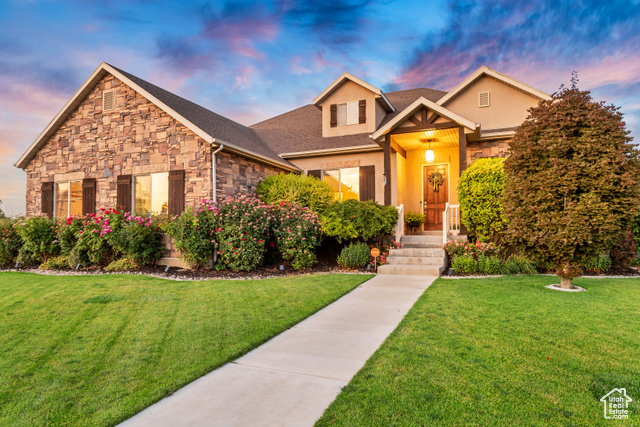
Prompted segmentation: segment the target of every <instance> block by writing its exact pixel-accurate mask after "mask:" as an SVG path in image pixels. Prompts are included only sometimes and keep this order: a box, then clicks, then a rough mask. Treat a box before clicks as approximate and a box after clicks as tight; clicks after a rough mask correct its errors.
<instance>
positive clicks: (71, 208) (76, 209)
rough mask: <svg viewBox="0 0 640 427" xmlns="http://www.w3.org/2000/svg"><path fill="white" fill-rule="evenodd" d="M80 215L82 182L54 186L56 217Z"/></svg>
mask: <svg viewBox="0 0 640 427" xmlns="http://www.w3.org/2000/svg"><path fill="white" fill-rule="evenodd" d="M72 215H78V216H79V215H82V181H66V182H58V183H57V184H56V217H57V218H67V217H70V216H72Z"/></svg>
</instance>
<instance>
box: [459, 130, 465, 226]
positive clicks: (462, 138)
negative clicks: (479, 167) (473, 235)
mask: <svg viewBox="0 0 640 427" xmlns="http://www.w3.org/2000/svg"><path fill="white" fill-rule="evenodd" d="M458 136H459V137H458V162H459V166H460V175H462V172H464V171H465V169H467V135H466V134H465V133H464V127H462V126H460V127H459V128H458ZM463 214H464V213H463V212H462V209H460V234H462V235H466V234H467V227H466V226H465V225H464V224H463V223H462V215H463Z"/></svg>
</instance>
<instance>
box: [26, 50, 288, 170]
mask: <svg viewBox="0 0 640 427" xmlns="http://www.w3.org/2000/svg"><path fill="white" fill-rule="evenodd" d="M106 73H109V74H111V75H113V76H114V77H116V78H118V80H120V81H122V82H123V83H124V84H126V85H127V86H129V87H130V88H132V89H133V90H135V91H136V92H138V93H139V94H140V95H142V96H143V97H145V98H146V99H147V100H149V101H150V102H151V103H153V104H154V105H156V106H157V107H158V108H160V109H161V110H163V111H164V112H166V113H167V114H169V115H170V116H171V117H173V118H174V119H175V120H176V121H178V122H180V123H181V124H182V125H184V126H185V127H186V128H187V129H189V130H190V131H192V132H193V133H195V134H196V135H198V136H199V137H200V138H202V139H203V140H204V141H205V142H208V143H209V144H211V143H215V141H216V138H215V137H213V136H211V135H209V134H208V133H206V132H205V131H203V130H202V129H200V128H199V127H197V126H196V125H194V124H193V123H191V122H190V121H189V120H187V119H186V118H184V117H183V116H182V115H180V114H178V113H177V112H176V111H174V110H173V109H171V108H169V107H168V106H167V105H166V104H164V103H163V102H160V100H158V99H157V98H156V97H154V96H152V95H151V94H150V93H149V92H147V91H146V90H144V89H143V88H142V87H140V86H139V85H137V84H136V83H134V82H133V81H132V80H130V79H129V78H127V77H126V76H124V75H123V74H122V73H120V72H119V71H117V70H116V69H114V68H113V67H112V66H110V65H109V64H107V63H106V62H102V63H100V65H99V66H98V68H96V69H95V71H94V72H93V73H92V74H91V76H89V78H88V79H87V80H85V82H84V83H83V84H82V86H81V87H80V89H78V90H77V91H76V93H75V94H74V95H73V97H71V99H70V100H69V101H67V103H66V104H65V105H64V107H62V110H60V111H59V112H58V114H56V116H55V117H54V118H53V120H52V121H51V122H50V123H49V125H48V126H47V127H46V128H45V130H43V131H42V133H40V135H39V136H38V138H36V140H35V141H34V142H33V143H32V144H31V145H30V146H29V148H28V149H27V151H25V152H24V154H22V156H21V157H20V159H18V161H17V162H16V163H14V166H15V167H18V168H21V169H24V168H25V167H26V166H27V164H28V161H29V160H30V157H31V155H32V154H35V152H36V151H37V150H38V149H39V148H40V145H41V144H44V143H45V142H46V140H47V139H48V138H49V137H51V135H53V133H55V131H56V130H57V129H58V127H59V126H60V125H61V124H62V123H63V122H64V120H66V119H67V117H69V115H70V114H71V112H72V111H73V109H74V108H75V107H76V106H77V105H79V104H80V103H81V102H82V101H83V100H84V98H85V97H86V96H87V95H88V94H89V92H90V91H91V90H92V89H93V87H94V86H95V85H96V84H97V83H98V82H99V81H100V79H102V77H103V76H104V75H105V74H106ZM224 145H225V146H228V147H229V148H231V149H232V150H234V151H236V152H238V153H241V154H244V155H247V156H248V157H253V158H254V159H257V160H261V161H263V162H265V163H270V164H272V165H277V166H279V167H281V168H284V169H287V170H291V171H296V172H299V171H300V169H298V168H296V167H292V166H291V165H288V164H286V163H280V162H278V161H277V160H274V159H270V158H268V157H266V156H263V155H261V154H258V153H254V152H253V151H250V150H247V149H244V148H240V147H238V146H236V145H233V144H230V143H228V142H225V143H224Z"/></svg>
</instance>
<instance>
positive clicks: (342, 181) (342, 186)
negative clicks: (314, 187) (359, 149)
mask: <svg viewBox="0 0 640 427" xmlns="http://www.w3.org/2000/svg"><path fill="white" fill-rule="evenodd" d="M322 180H323V181H324V182H326V183H328V184H329V185H330V186H331V188H333V199H334V200H336V201H339V200H349V199H354V200H358V198H359V193H360V168H344V169H333V170H325V171H323V174H322Z"/></svg>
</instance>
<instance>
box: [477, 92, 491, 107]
mask: <svg viewBox="0 0 640 427" xmlns="http://www.w3.org/2000/svg"><path fill="white" fill-rule="evenodd" d="M478 106H480V107H488V106H489V92H479V93H478Z"/></svg>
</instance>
